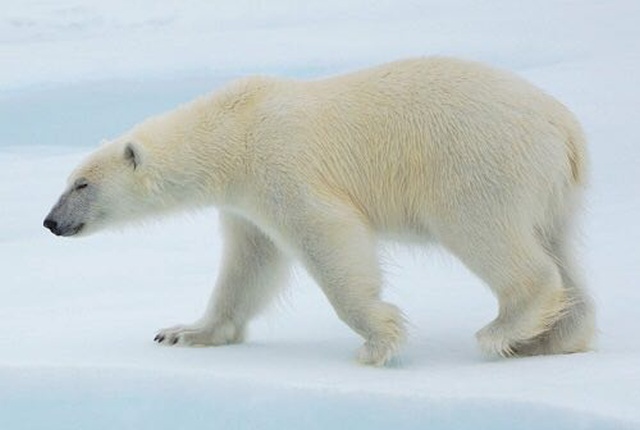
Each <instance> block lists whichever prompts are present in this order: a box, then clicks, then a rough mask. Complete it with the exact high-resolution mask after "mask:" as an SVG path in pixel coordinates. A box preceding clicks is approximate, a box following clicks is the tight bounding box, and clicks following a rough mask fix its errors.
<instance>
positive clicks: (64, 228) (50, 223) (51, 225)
mask: <svg viewBox="0 0 640 430" xmlns="http://www.w3.org/2000/svg"><path fill="white" fill-rule="evenodd" d="M43 225H44V227H45V228H48V229H49V230H50V231H51V233H53V234H55V235H56V236H73V235H75V234H78V233H80V231H82V229H83V228H84V223H79V224H76V225H68V224H67V225H65V224H60V223H58V221H56V220H54V219H52V218H49V217H47V218H46V219H45V220H44V223H43Z"/></svg>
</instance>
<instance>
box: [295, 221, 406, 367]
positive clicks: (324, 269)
mask: <svg viewBox="0 0 640 430" xmlns="http://www.w3.org/2000/svg"><path fill="white" fill-rule="evenodd" d="M336 215H337V216H336V217H329V218H325V219H321V220H319V219H314V220H310V221H309V222H308V223H305V225H304V226H303V228H302V229H300V230H299V231H297V232H295V235H294V236H295V237H298V238H300V244H299V247H300V248H301V249H300V252H301V254H302V255H301V258H302V261H303V263H304V265H305V267H306V268H307V270H308V271H309V273H310V274H311V275H312V276H313V277H314V279H315V280H316V282H318V284H319V285H320V287H321V288H322V290H323V292H324V293H325V295H326V296H327V298H328V299H329V301H330V302H331V305H332V306H333V308H334V310H335V311H336V313H337V314H338V316H339V317H340V319H341V320H342V321H344V322H345V323H346V324H347V325H348V326H349V327H351V328H352V329H353V330H354V331H355V332H356V333H358V334H359V335H360V336H362V337H363V338H364V340H365V343H364V345H363V347H362V348H361V349H360V351H359V353H358V357H357V358H358V361H359V362H360V363H362V364H367V365H374V366H383V365H385V364H386V363H388V362H389V360H391V358H393V357H394V355H395V354H396V352H397V350H398V349H399V347H400V346H401V345H402V343H403V341H404V339H405V328H404V325H405V319H404V316H403V315H402V313H401V312H400V310H399V309H398V308H397V307H396V306H394V305H392V304H390V303H386V302H384V301H382V300H381V299H380V289H381V284H382V281H381V274H380V266H379V262H378V255H377V249H376V241H375V238H374V235H373V233H372V232H371V231H370V230H369V228H368V226H367V225H366V223H365V222H363V221H361V220H360V219H359V217H358V216H357V215H355V214H351V213H349V212H348V211H347V212H346V213H338V214H336Z"/></svg>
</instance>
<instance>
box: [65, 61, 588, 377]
mask: <svg viewBox="0 0 640 430" xmlns="http://www.w3.org/2000/svg"><path fill="white" fill-rule="evenodd" d="M585 177H586V163H585V142H584V138H583V135H582V132H581V130H580V126H579V124H578V123H577V122H576V120H575V119H574V117H573V116H572V115H571V113H570V112H568V110H567V109H566V108H565V107H564V106H562V105H561V104H560V103H558V102H557V101H555V100H554V99H553V98H551V97H550V96H548V95H546V94H544V93H543V92H542V91H540V90H538V89H536V88H535V87H533V86H532V85H530V84H528V83H526V82H524V81H523V80H521V79H519V78H517V77H515V76H513V75H511V74H509V73H505V72H502V71H497V70H494V69H492V68H489V67H486V66H483V65H480V64H477V63H471V62H465V61H460V60H454V59H447V58H429V59H414V60H407V61H399V62H395V63H390V64H386V65H382V66H380V67H376V68H372V69H369V70H364V71H360V72H357V73H353V74H349V75H344V76H338V77H333V78H329V79H324V80H318V81H310V82H302V81H292V80H277V79H270V78H250V79H244V80H241V81H237V82H235V83H233V84H231V85H229V86H228V87H226V88H224V89H223V90H221V91H219V92H217V93H215V94H213V95H210V96H206V97H202V98H200V99H198V100H195V101H194V102H192V103H189V104H187V105H184V106H181V107H179V108H178V109H177V110H175V111H173V112H169V113H167V114H165V115H162V116H159V117H155V118H151V119H149V120H147V121H145V122H143V123H142V124H140V125H138V126H137V127H135V128H134V129H133V130H132V131H131V132H129V133H127V134H126V135H124V136H123V137H121V138H119V139H117V140H115V141H114V142H112V143H108V144H107V145H105V146H103V147H102V148H101V149H99V150H98V151H97V152H96V153H95V154H94V155H92V156H91V157H90V158H89V159H88V160H87V161H86V162H85V163H84V164H83V165H81V166H80V167H79V169H78V170H77V171H76V172H74V174H73V175H72V177H71V179H70V183H71V184H73V183H76V181H78V180H79V178H81V179H83V180H87V181H89V183H91V184H94V185H95V190H96V191H95V194H96V196H93V194H92V196H93V201H92V203H88V204H86V205H84V206H87V207H90V210H87V211H88V212H89V213H91V214H100V215H99V216H98V215H95V216H94V215H91V216H89V215H83V217H84V218H83V219H81V220H76V224H77V223H78V222H82V225H83V229H82V232H81V233H88V232H91V231H95V230H98V229H99V228H101V227H103V226H108V225H111V224H113V223H114V222H123V221H129V220H132V219H137V218H142V217H143V216H146V215H155V214H158V213H161V212H170V211H175V210H184V209H194V208H198V207H204V206H209V205H216V206H217V207H219V208H220V210H221V213H222V224H223V227H224V231H225V251H224V262H223V266H222V270H221V273H220V276H219V279H218V282H217V285H216V288H215V291H214V294H213V297H212V299H211V302H210V305H209V307H208V310H207V312H206V314H205V315H204V316H203V317H202V318H201V319H200V320H199V321H198V322H197V323H196V324H194V325H190V326H180V327H174V328H171V329H167V330H163V331H161V332H160V333H159V334H158V336H157V337H156V340H158V341H159V342H161V343H167V344H174V343H179V344H184V345H219V344H224V343H231V342H239V341H241V340H242V339H243V336H244V332H245V328H246V325H247V323H248V322H249V321H250V320H251V319H252V318H253V317H254V316H255V315H256V314H257V313H258V312H260V311H261V310H262V309H263V308H264V307H265V306H266V305H267V304H268V302H269V301H270V300H271V299H272V298H273V297H274V296H275V295H276V294H277V292H278V290H279V289H280V287H281V286H282V285H283V284H284V282H285V280H286V277H287V273H288V267H289V259H290V258H291V257H295V258H298V259H300V260H301V262H302V263H303V264H304V266H305V267H306V268H307V270H308V271H309V273H310V274H311V275H312V276H313V277H314V279H315V280H316V281H317V282H318V284H319V285H320V287H321V288H322V290H323V291H324V293H325V294H326V296H327V297H328V299H329V301H330V302H331V304H332V305H333V307H334V309H335V311H336V313H337V314H338V316H339V317H340V318H341V319H342V320H343V321H344V322H345V323H347V324H348V325H349V326H350V327H351V328H352V329H353V330H355V331H356V332H357V333H358V334H360V335H361V336H362V337H363V338H364V339H365V345H364V347H363V350H362V352H361V354H360V356H359V357H360V360H361V361H362V362H363V363H367V364H374V365H381V364H384V363H386V362H387V361H388V360H389V359H390V358H391V357H392V356H393V355H394V353H395V352H396V350H397V348H398V347H399V346H400V345H401V343H402V341H403V339H404V337H405V329H404V319H403V316H402V313H401V312H400V310H398V308H396V307H395V306H394V305H392V304H389V303H385V302H383V301H381V300H380V298H379V295H380V285H381V273H380V268H379V262H378V255H377V252H376V243H377V240H378V238H380V237H382V238H393V239H399V240H409V241H414V242H416V241H417V242H421V243H426V242H432V241H435V242H438V243H440V244H441V245H442V246H444V247H445V248H446V249H448V250H449V251H450V252H451V253H453V254H454V255H456V256H457V257H458V258H459V259H460V260H461V261H462V262H463V263H464V264H466V265H467V266H468V267H469V269H470V270H472V271H473V272H474V273H476V274H477V275H478V276H479V277H480V278H481V279H482V280H483V281H484V282H485V283H486V284H487V285H488V286H489V287H490V288H491V290H492V291H493V293H494V294H495V295H496V296H497V298H498V301H499V315H498V317H497V318H496V319H495V320H494V321H493V322H492V323H490V324H489V325H488V326H486V327H485V328H483V329H482V330H480V331H479V332H478V335H477V336H478V340H479V342H480V346H481V347H482V349H483V350H485V351H487V352H490V353H497V354H500V355H504V356H508V355H529V354H547V353H567V352H576V351H584V350H587V349H588V348H589V347H590V344H591V341H592V338H593V333H594V312H593V307H592V304H591V300H590V298H589V297H588V295H587V294H586V293H585V291H584V289H583V287H582V281H581V279H580V276H579V272H578V270H577V268H576V265H575V263H574V261H573V259H572V254H573V253H572V226H573V218H574V213H575V211H576V209H577V208H578V207H579V203H580V194H581V189H582V188H583V185H584V183H585ZM68 192H70V191H68ZM87 211H85V212H87ZM67 221H68V222H69V223H70V225H71V224H73V222H72V221H69V220H67ZM461 317H462V316H461Z"/></svg>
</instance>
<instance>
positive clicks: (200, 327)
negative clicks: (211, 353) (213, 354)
mask: <svg viewBox="0 0 640 430" xmlns="http://www.w3.org/2000/svg"><path fill="white" fill-rule="evenodd" d="M243 339H244V333H243V330H242V329H240V328H238V327H237V326H236V325H235V324H234V323H232V322H226V323H218V324H202V323H195V324H191V325H178V326H174V327H170V328H166V329H163V330H160V331H159V332H158V334H157V335H156V337H155V338H154V339H153V340H154V341H155V342H157V343H159V344H162V345H168V346H173V345H179V346H216V345H226V344H230V343H240V342H242V341H243Z"/></svg>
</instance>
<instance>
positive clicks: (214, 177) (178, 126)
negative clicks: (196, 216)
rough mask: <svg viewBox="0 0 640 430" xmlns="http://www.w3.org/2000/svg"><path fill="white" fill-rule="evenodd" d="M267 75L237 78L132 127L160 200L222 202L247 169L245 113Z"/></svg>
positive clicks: (233, 192) (192, 203)
mask: <svg viewBox="0 0 640 430" xmlns="http://www.w3.org/2000/svg"><path fill="white" fill-rule="evenodd" d="M266 83H267V80H265V79H263V78H251V79H243V80H241V81H236V82H234V83H232V84H230V85H229V86H227V87H225V88H223V89H222V90H220V91H218V92H215V93H213V94H210V95H207V96H203V97H200V98H198V99H196V100H194V101H192V102H190V103H187V104H184V105H182V106H180V107H178V108H177V109H175V110H173V111H170V112H167V113H165V114H162V115H159V116H156V117H153V118H150V119H148V120H147V121H145V122H143V123H142V124H140V125H139V126H138V127H137V128H136V129H134V130H133V135H134V136H135V137H134V138H135V139H136V140H138V141H140V142H142V145H143V146H144V148H145V150H147V151H148V152H149V165H150V166H149V167H150V168H149V182H150V185H151V186H152V187H154V188H156V189H157V190H158V192H160V193H162V195H163V197H164V199H165V201H166V200H170V201H173V202H174V204H175V205H177V206H180V207H182V208H185V209H187V208H188V207H189V206H195V207H199V206H211V205H215V206H226V205H229V204H231V200H232V199H233V197H234V196H236V195H238V192H237V189H236V188H237V187H238V184H241V183H243V182H244V176H245V175H246V172H247V170H248V157H247V154H246V151H247V135H248V132H247V124H249V123H250V121H247V116H250V115H251V112H252V109H253V107H254V105H255V103H254V102H255V98H256V97H257V96H258V94H260V93H262V90H263V89H264V87H265V86H266Z"/></svg>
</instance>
